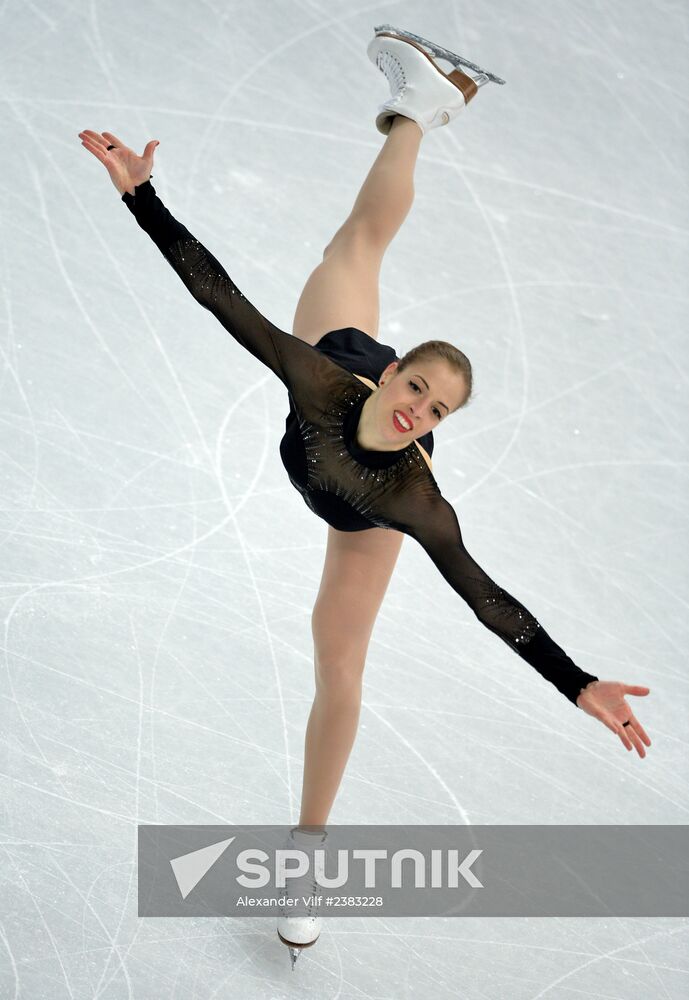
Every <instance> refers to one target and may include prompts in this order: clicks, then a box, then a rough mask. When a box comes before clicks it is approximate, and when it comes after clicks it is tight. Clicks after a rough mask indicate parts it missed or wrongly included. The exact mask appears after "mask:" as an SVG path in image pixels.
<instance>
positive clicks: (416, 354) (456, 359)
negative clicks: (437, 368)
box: [395, 340, 474, 413]
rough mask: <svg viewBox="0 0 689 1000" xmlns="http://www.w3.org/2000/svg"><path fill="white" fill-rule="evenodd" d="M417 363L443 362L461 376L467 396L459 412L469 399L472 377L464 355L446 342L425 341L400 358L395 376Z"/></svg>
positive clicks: (459, 407) (469, 365) (471, 389)
mask: <svg viewBox="0 0 689 1000" xmlns="http://www.w3.org/2000/svg"><path fill="white" fill-rule="evenodd" d="M419 361H445V362H446V363H447V364H448V365H449V366H450V368H452V369H453V371H455V372H456V373H457V374H458V375H461V376H462V377H463V379H464V381H465V382H466V387H467V396H466V399H465V400H464V402H463V403H460V405H459V406H458V407H457V408H456V410H460V409H461V408H462V407H463V406H466V405H467V403H468V402H469V400H470V399H471V394H472V391H473V385H474V377H473V373H472V370H471V361H469V359H468V357H467V356H466V354H464V353H463V352H462V351H460V350H459V348H458V347H455V345H454V344H450V343H448V341H447V340H425V341H424V342H423V343H422V344H417V345H416V347H412V349H411V350H410V351H407V353H406V354H405V355H404V356H403V357H401V358H400V361H399V364H398V366H397V369H396V371H395V374H396V375H399V374H400V373H401V372H403V371H406V369H407V368H410V367H411V365H413V364H416V363H418V362H419ZM456 410H451V411H450V412H451V413H455V412H456Z"/></svg>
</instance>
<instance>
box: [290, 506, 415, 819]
mask: <svg viewBox="0 0 689 1000" xmlns="http://www.w3.org/2000/svg"><path fill="white" fill-rule="evenodd" d="M403 539H404V535H403V534H402V533H401V532H399V531H394V530H388V529H385V528H370V529H367V530H366V531H337V530H336V529H335V528H333V527H330V526H329V527H328V545H327V549H326V554H325V564H324V567H323V576H322V579H321V585H320V589H319V592H318V597H317V599H316V603H315V605H314V609H313V615H312V619H311V627H312V632H313V643H314V666H315V677H316V697H315V699H314V702H313V706H312V708H311V714H310V716H309V722H308V726H307V729H306V740H305V745H304V780H303V786H302V795H301V812H300V815H299V822H300V824H302V825H307V824H312V825H315V826H323V825H325V824H326V822H327V819H328V816H329V814H330V809H331V807H332V804H333V802H334V800H335V796H336V794H337V790H338V788H339V786H340V781H341V779H342V775H343V773H344V769H345V765H346V763H347V760H348V758H349V754H350V752H351V749H352V746H353V744H354V738H355V736H356V730H357V726H358V722H359V713H360V709H361V689H362V675H363V671H364V665H365V663H366V653H367V650H368V644H369V640H370V638H371V633H372V631H373V626H374V624H375V620H376V617H377V615H378V611H379V609H380V606H381V604H382V601H383V597H384V595H385V591H386V590H387V586H388V583H389V581H390V577H391V576H392V571H393V569H394V567H395V563H396V562H397V557H398V555H399V552H400V549H401V547H402V541H403Z"/></svg>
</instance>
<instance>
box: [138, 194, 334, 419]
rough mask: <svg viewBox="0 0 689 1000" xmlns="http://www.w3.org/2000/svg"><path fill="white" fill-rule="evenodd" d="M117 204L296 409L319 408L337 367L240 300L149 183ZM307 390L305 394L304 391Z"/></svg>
mask: <svg viewBox="0 0 689 1000" xmlns="http://www.w3.org/2000/svg"><path fill="white" fill-rule="evenodd" d="M122 201H123V202H124V203H125V204H126V206H127V208H128V209H129V211H130V212H131V213H132V215H133V216H134V217H135V218H136V221H137V223H138V225H139V226H140V227H141V229H143V230H144V232H146V233H148V235H149V236H150V237H151V239H152V240H153V242H154V243H155V245H156V246H157V247H158V249H159V250H160V252H161V253H162V254H163V256H164V257H165V259H166V260H167V261H168V263H169V264H170V265H171V266H172V268H173V269H174V270H175V271H176V273H177V274H178V275H179V277H180V279H181V280H182V282H183V283H184V284H185V285H186V287H187V288H188V289H189V291H190V292H191V294H192V295H193V297H194V298H195V299H196V301H197V302H198V303H199V304H200V305H202V306H203V307H204V308H205V309H208V310H209V311H210V312H211V313H213V315H214V316H215V317H216V319H218V320H219V321H220V322H221V323H222V325H223V326H224V327H225V329H226V330H227V331H228V332H229V333H231V334H232V336H233V337H234V339H235V340H236V341H237V342H238V343H239V344H241V345H242V347H245V348H246V350H247V351H249V352H250V353H251V354H253V356H254V357H255V358H258V360H259V361H261V362H262V363H263V364H264V365H266V366H267V367H268V368H270V370H271V371H273V372H275V374H276V375H277V376H278V378H280V379H281V380H282V382H283V383H284V384H285V385H286V386H287V388H288V389H290V390H292V391H295V390H296V392H295V395H297V396H298V397H299V401H300V404H301V408H302V409H304V407H306V406H307V405H308V400H312V402H313V403H314V405H318V404H319V400H318V396H319V387H320V388H321V390H322V391H323V390H324V389H325V388H326V387H324V379H325V381H326V382H327V375H328V373H330V375H331V376H332V374H333V369H335V368H336V367H337V366H335V365H334V364H333V362H331V361H330V360H329V359H328V358H326V357H325V355H323V354H322V353H321V352H320V351H317V350H315V348H313V347H312V346H311V345H310V344H307V343H306V342H305V341H303V340H300V339H299V338H298V337H293V336H292V335H291V334H289V333H285V331H284V330H280V329H278V327H276V326H275V325H274V324H273V323H271V322H270V320H268V319H266V317H265V316H263V315H262V314H261V313H260V312H259V311H258V309H256V307H255V306H253V305H252V304H251V303H250V302H249V301H248V299H247V298H245V296H244V295H243V294H242V292H241V291H240V290H239V288H238V287H237V286H236V285H235V283H234V282H233V281H232V279H231V278H230V276H229V275H228V274H227V272H226V271H225V269H224V268H223V266H222V265H221V264H220V263H219V261H217V260H216V258H215V257H214V256H213V254H212V253H210V251H208V250H207V249H206V247H204V246H203V244H201V243H199V241H198V240H197V239H196V238H195V237H194V236H192V234H191V233H190V232H189V230H188V229H187V228H186V226H184V225H182V223H181V222H178V221H177V220H176V219H175V218H174V217H173V216H172V214H171V213H170V212H169V211H168V210H167V208H166V207H165V205H163V203H162V201H161V200H160V198H159V197H158V196H157V195H156V192H155V188H154V187H153V185H152V184H151V182H150V180H147V181H145V182H144V183H143V184H138V185H137V186H136V187H135V188H134V195H130V194H129V192H128V191H125V193H124V194H123V195H122ZM309 387H310V390H309Z"/></svg>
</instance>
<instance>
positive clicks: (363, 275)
mask: <svg viewBox="0 0 689 1000" xmlns="http://www.w3.org/2000/svg"><path fill="white" fill-rule="evenodd" d="M368 55H369V57H370V59H371V60H372V62H374V63H375V65H376V66H377V67H378V68H379V69H380V70H381V72H383V73H384V74H385V76H386V78H387V80H388V82H389V84H390V91H391V96H390V98H389V100H387V101H386V102H385V103H384V104H383V105H382V106H381V107H380V108H379V109H378V113H377V115H376V126H377V128H378V130H379V131H380V132H381V133H382V134H384V135H386V136H387V138H386V139H385V142H384V144H383V147H382V149H381V151H380V153H379V154H378V156H377V157H376V160H375V162H374V164H373V166H372V167H371V170H370V172H369V174H368V176H367V177H366V180H365V182H364V184H363V186H362V188H361V190H360V192H359V194H358V197H357V199H356V201H355V202H354V206H353V208H352V210H351V212H350V214H349V216H348V217H347V219H346V220H345V222H344V223H343V225H342V226H341V227H340V229H338V231H337V232H336V233H335V235H334V237H333V238H332V240H331V242H330V243H329V244H328V246H327V247H326V248H325V251H324V253H323V261H322V263H320V264H319V265H318V267H316V269H315V270H314V272H313V273H312V274H311V276H310V277H309V279H308V281H307V282H306V285H305V287H304V290H303V292H302V294H301V298H300V299H299V302H298V305H297V309H296V313H295V317H294V325H293V330H292V333H291V334H288V333H286V332H284V331H282V330H279V329H278V328H277V327H275V326H274V325H273V324H272V323H271V322H270V321H269V320H268V319H266V318H265V317H264V316H263V315H261V313H260V312H259V311H258V310H257V309H256V308H255V307H254V306H253V305H252V304H251V303H250V302H249V301H248V300H247V299H246V297H245V296H244V295H242V293H241V291H240V290H239V288H238V287H237V286H236V285H235V283H234V282H233V281H232V279H231V278H230V277H229V275H228V274H227V272H226V271H225V269H224V268H223V267H222V265H221V264H220V263H219V262H218V261H217V260H216V258H215V257H214V256H213V255H212V254H211V253H210V251H209V250H207V249H206V247H205V246H204V245H203V244H201V243H200V242H199V241H198V240H197V239H196V238H195V237H194V236H192V234H191V233H190V232H189V230H188V229H187V228H186V227H185V226H184V225H182V224H181V223H180V222H178V221H177V220H176V219H174V218H173V216H172V215H171V214H170V212H169V211H168V210H167V209H166V208H165V206H164V205H163V203H162V202H161V201H160V199H159V198H158V196H157V195H156V193H155V189H154V188H153V185H152V184H151V182H150V178H151V176H152V174H151V170H152V168H153V155H154V150H155V148H156V146H158V142H157V141H154V140H151V141H150V142H148V143H147V145H146V147H145V149H144V152H143V155H142V156H137V155H136V153H134V151H133V150H132V149H130V148H128V147H127V146H126V145H125V144H124V142H122V140H121V139H118V137H117V136H115V135H112V134H111V133H110V132H103V133H101V134H99V133H97V132H93V131H84V132H81V133H80V134H79V135H80V138H81V139H82V144H83V145H84V146H85V148H86V149H88V150H89V152H91V153H92V154H93V155H94V156H95V157H96V158H97V159H98V160H100V162H101V163H102V164H103V165H104V166H105V168H106V169H107V171H108V173H109V175H110V178H111V180H112V182H113V184H114V185H115V187H116V188H117V190H118V191H119V193H120V195H121V196H122V201H124V203H125V204H126V206H127V208H128V209H129V211H130V212H131V213H132V214H133V215H134V217H135V218H136V221H137V223H138V225H139V226H140V227H141V228H142V229H143V230H144V231H145V232H146V233H148V235H149V236H150V237H151V239H152V240H153V241H154V242H155V244H156V246H157V247H158V249H159V250H160V251H161V253H162V254H163V255H164V257H165V258H166V260H167V261H168V262H169V263H170V264H171V266H172V267H173V269H174V270H175V271H176V273H177V274H178V275H179V277H180V278H181V280H182V281H183V282H184V284H185V285H186V287H187V288H188V290H189V291H190V293H191V294H192V295H193V297H194V298H195V299H196V300H197V302H199V304H200V305H202V306H203V307H204V308H205V309H208V310H209V311H210V312H211V313H213V315H214V316H215V317H216V318H217V319H218V320H219V321H220V323H221V324H222V325H223V327H224V328H225V329H226V330H228V331H229V333H230V334H231V335H232V336H233V337H234V339H235V340H236V341H237V342H238V343H239V344H241V345H242V347H244V348H246V350H247V351H249V352H250V353H251V354H253V355H254V357H255V358H257V359H258V360H259V361H260V362H261V363H262V364H264V365H266V366H267V367H268V368H270V369H271V371H273V372H274V373H275V374H276V375H277V377H278V378H279V379H281V381H282V382H283V384H284V385H285V387H286V389H287V391H288V396H289V404H290V410H289V415H288V417H287V421H286V428H285V435H284V437H283V438H282V441H281V443H280V456H281V459H282V462H283V464H284V466H285V469H286V470H287V473H288V475H289V478H290V481H291V483H292V485H293V486H294V487H295V488H296V489H297V490H298V491H299V493H300V494H301V495H302V497H303V499H304V501H305V503H306V504H307V505H308V507H309V508H310V509H311V510H312V511H313V512H314V513H315V514H317V515H318V516H319V517H320V518H322V519H323V520H325V521H326V522H327V524H328V539H327V548H326V553H325V563H324V567H323V575H322V578H321V582H320V589H319V591H318V596H317V598H316V602H315V605H314V608H313V614H312V617H311V624H312V633H313V642H314V669H315V697H314V701H313V706H312V708H311V713H310V716H309V720H308V726H307V729H306V739H305V747H304V774H303V784H302V796H301V811H300V816H299V825H298V827H294V828H292V830H291V831H290V836H289V838H288V845H292V846H300V847H304V848H306V849H307V852H308V851H311V850H315V847H316V846H318V845H323V844H324V843H325V838H326V837H327V831H326V828H325V824H326V822H327V819H328V816H329V814H330V810H331V807H332V805H333V801H334V799H335V796H336V793H337V790H338V788H339V785H340V781H341V779H342V775H343V772H344V768H345V765H346V763H347V760H348V758H349V754H350V751H351V749H352V745H353V742H354V738H355V734H356V730H357V724H358V720H359V712H360V706H361V689H362V675H363V670H364V664H365V662H366V653H367V650H368V644H369V639H370V637H371V632H372V630H373V626H374V624H375V621H376V616H377V614H378V610H379V608H380V606H381V603H382V600H383V597H384V594H385V592H386V589H387V586H388V583H389V581H390V577H391V574H392V571H393V568H394V566H395V563H396V561H397V557H398V555H399V552H400V547H401V545H402V540H403V538H404V536H405V535H410V536H411V537H412V538H414V539H415V540H416V541H417V542H419V544H420V545H421V546H423V548H424V549H425V551H426V552H427V553H428V555H429V556H430V558H431V559H432V560H433V562H434V564H435V565H436V567H437V568H438V570H439V571H440V573H441V574H442V576H443V577H444V578H445V580H446V581H447V582H448V583H449V584H450V586H451V587H453V588H454V590H455V591H456V592H457V593H458V594H459V595H460V596H461V597H462V598H463V600H464V601H465V602H466V603H467V604H468V605H469V607H470V608H471V610H472V611H473V613H474V614H475V616H476V618H477V619H478V621H479V622H481V624H482V625H484V626H486V628H488V629H490V631H492V632H493V633H495V634H496V635H497V636H499V637H500V638H501V639H502V640H503V641H504V642H506V643H507V644H508V645H509V646H510V648H511V649H513V650H514V651H515V652H516V653H518V654H519V656H521V657H522V658H523V659H524V660H525V661H526V662H527V663H529V664H530V665H531V666H532V667H534V668H535V670H537V671H538V673H540V674H541V676H542V677H543V678H545V679H546V680H547V681H550V682H551V683H552V684H554V685H555V687H556V688H557V689H558V690H559V691H560V692H561V693H562V694H563V695H564V696H565V697H566V698H567V699H568V700H569V701H570V702H571V703H572V704H573V705H575V706H577V707H579V708H580V709H582V710H583V711H584V712H586V713H587V714H588V715H591V716H592V717H593V718H595V719H597V720H598V721H600V722H601V723H602V724H603V725H604V726H606V727H607V728H608V729H609V730H610V731H611V732H612V733H613V734H615V736H616V737H618V738H619V739H620V741H621V743H622V746H624V747H625V748H626V749H627V750H631V749H632V748H633V747H634V748H636V751H637V753H638V754H639V756H640V757H642V758H643V757H645V755H646V753H645V750H644V744H645V745H646V746H647V747H648V746H650V745H651V741H650V739H649V738H648V736H647V735H646V732H645V731H644V729H643V726H642V725H641V723H640V722H639V721H638V720H637V719H636V717H635V715H634V713H633V711H632V709H631V707H630V706H629V704H628V703H627V701H626V700H625V696H626V695H647V694H648V693H649V688H647V687H641V686H639V685H630V684H626V683H623V682H621V681H605V680H599V679H598V678H597V677H596V676H595V675H593V674H590V673H587V672H586V671H584V670H581V669H580V668H579V667H578V666H576V665H575V663H574V662H573V661H572V660H571V659H570V657H569V656H568V655H567V653H565V651H564V650H563V649H562V648H561V647H560V646H558V645H557V644H556V643H555V642H554V641H553V639H551V638H550V636H549V635H548V633H547V632H546V631H545V629H544V628H543V626H542V625H541V624H540V622H538V621H537V620H536V618H535V617H534V616H533V615H532V614H531V613H530V612H529V611H528V610H527V609H526V608H525V607H524V605H523V604H521V603H520V602H519V601H518V600H517V599H516V598H514V597H513V596H512V595H511V594H509V593H508V592H507V591H506V590H504V589H503V588H502V587H500V586H498V585H497V584H496V583H495V582H494V581H493V580H492V579H491V578H490V577H489V576H488V574H487V573H486V572H484V570H483V569H482V568H481V567H480V566H479V565H478V564H477V563H476V562H475V560H474V559H473V558H472V557H471V555H470V554H469V553H468V551H467V549H466V547H465V545H464V543H463V540H462V534H461V531H460V527H459V523H458V520H457V516H456V514H455V511H454V509H453V507H452V505H451V504H450V503H448V502H447V501H446V500H445V499H444V498H443V496H442V494H441V491H440V487H439V486H438V483H437V482H436V480H435V478H434V476H433V473H432V461H431V456H432V453H433V435H434V433H435V431H436V430H437V429H438V428H439V426H440V424H444V423H445V422H446V421H447V420H449V419H451V417H452V415H453V414H455V413H456V412H457V411H461V409H462V407H464V406H465V405H466V404H467V402H468V400H469V398H470V396H471V390H472V370H471V364H470V362H469V360H468V358H467V357H466V355H465V354H463V353H462V352H461V351H460V350H458V349H457V348H456V347H455V346H454V345H452V344H450V343H448V342H447V341H443V340H430V341H425V342H423V343H422V344H419V345H418V346H417V347H414V348H412V349H411V350H410V351H408V352H407V353H406V354H405V355H404V356H403V357H402V358H399V357H398V356H397V354H396V353H395V351H394V349H393V348H392V347H389V346H387V345H385V344H380V343H378V340H377V337H378V275H379V272H380V267H381V262H382V259H383V254H384V253H385V250H386V248H387V246H388V245H389V243H390V242H391V240H392V239H393V237H394V236H395V234H396V233H397V231H398V229H399V228H400V226H401V224H402V222H403V221H404V219H405V217H406V216H407V214H408V212H409V210H410V208H411V205H412V201H413V197H414V188H413V175H414V167H415V164H416V159H417V155H418V152H419V146H420V144H421V139H422V137H423V136H424V135H425V134H426V133H427V132H429V131H431V130H432V129H435V128H438V127H442V126H444V125H447V124H448V123H449V122H451V121H452V120H453V119H454V118H456V116H457V115H458V114H459V112H460V111H461V110H462V109H463V108H464V107H465V106H466V105H467V104H468V103H469V102H470V101H471V100H472V99H473V98H474V97H475V95H476V93H477V91H478V89H479V88H480V87H482V86H483V85H484V84H485V83H487V82H488V81H492V82H495V83H498V84H501V83H503V82H504V81H502V80H500V78H499V77H495V76H494V75H493V74H490V73H487V72H486V71H484V70H481V68H480V67H478V66H475V65H474V64H473V63H469V62H468V61H467V60H466V59H464V58H463V57H461V56H457V55H456V54H455V53H452V52H449V51H448V50H447V49H443V48H442V47H441V46H439V45H436V44H435V43H433V42H429V41H428V40H427V39H424V38H422V37H421V36H418V35H414V34H412V33H411V32H407V31H404V30H402V29H397V28H394V27H392V26H391V25H381V26H380V27H378V28H376V29H375V36H374V38H373V39H372V41H371V42H370V44H369V46H368ZM443 60H444V61H446V62H449V63H450V65H451V66H452V67H454V68H453V69H452V70H451V71H450V72H449V73H446V72H445V71H444V70H443V69H442V68H441V66H440V62H441V61H443ZM464 69H466V70H467V71H468V72H464ZM563 724H565V720H564V719H563ZM309 877H311V876H309ZM312 886H313V883H312ZM313 888H315V886H313ZM288 913H289V914H291V915H288ZM321 921H322V918H321V917H319V916H318V915H317V911H316V910H315V908H314V907H313V906H311V907H309V908H308V909H307V910H306V911H301V912H299V914H296V913H295V911H294V910H289V911H286V910H285V911H283V916H282V917H280V919H279V920H278V933H279V935H280V938H281V940H282V941H283V942H284V943H285V944H287V945H288V946H289V948H290V956H291V959H292V968H294V962H295V959H296V957H297V955H298V954H299V953H300V951H301V949H302V948H304V947H306V946H308V945H310V944H313V943H314V942H315V941H316V939H317V938H318V935H319V933H320V930H321Z"/></svg>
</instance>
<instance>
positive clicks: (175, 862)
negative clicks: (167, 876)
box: [170, 837, 235, 899]
mask: <svg viewBox="0 0 689 1000" xmlns="http://www.w3.org/2000/svg"><path fill="white" fill-rule="evenodd" d="M234 839H235V838H234V837H229V838H228V839H227V840H219V841H218V842H217V844H209V845H208V847H202V848H200V850H198V851H191V853H189V854H180V856H179V857H178V858H172V859H171V860H170V865H171V866H172V870H173V872H174V873H175V878H176V879H177V885H178V887H179V891H180V893H181V894H182V899H186V898H187V896H188V895H189V893H190V892H191V890H192V889H193V888H194V887H195V886H197V885H198V883H199V882H200V881H201V879H202V878H203V876H204V875H205V874H206V872H207V871H209V870H210V869H211V868H212V867H213V865H214V864H215V862H216V861H217V860H218V858H219V857H220V855H221V854H222V853H223V851H224V850H225V849H226V848H227V847H228V846H229V845H230V844H231V843H232V841H233V840H234Z"/></svg>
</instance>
